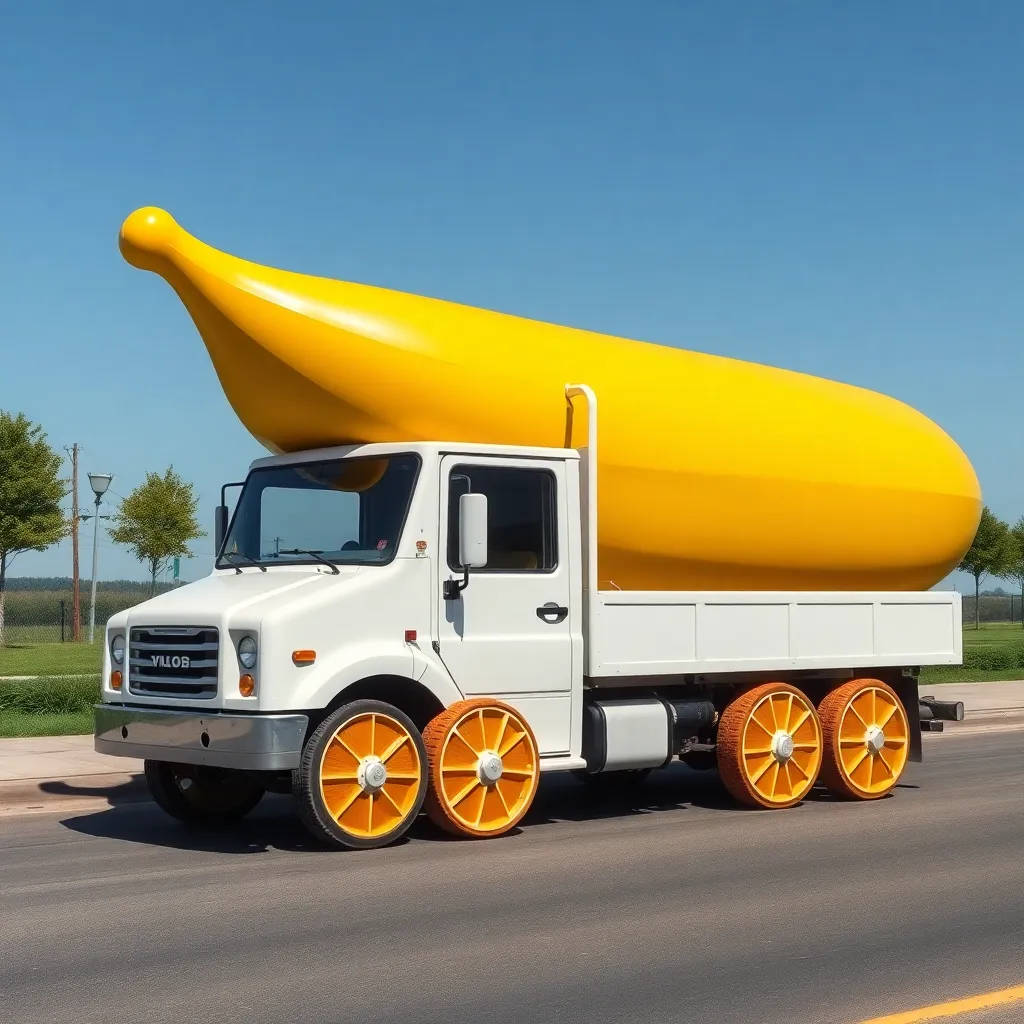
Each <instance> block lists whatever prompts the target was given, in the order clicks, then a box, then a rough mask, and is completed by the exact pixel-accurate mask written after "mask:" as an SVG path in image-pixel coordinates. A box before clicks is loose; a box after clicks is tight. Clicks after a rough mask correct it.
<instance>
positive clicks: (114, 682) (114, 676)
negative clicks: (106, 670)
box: [110, 669, 122, 690]
mask: <svg viewBox="0 0 1024 1024" xmlns="http://www.w3.org/2000/svg"><path fill="white" fill-rule="evenodd" d="M121 681H122V678H121V673H120V672H118V671H117V670H116V669H115V670H114V671H113V672H111V673H110V688H111V689H112V690H120V689H121Z"/></svg>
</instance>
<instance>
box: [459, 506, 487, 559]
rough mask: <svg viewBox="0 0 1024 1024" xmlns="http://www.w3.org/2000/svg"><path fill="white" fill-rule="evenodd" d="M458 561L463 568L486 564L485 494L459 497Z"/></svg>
mask: <svg viewBox="0 0 1024 1024" xmlns="http://www.w3.org/2000/svg"><path fill="white" fill-rule="evenodd" d="M459 562H460V563H461V565H462V568H463V569H466V570H469V569H482V568H483V567H484V566H485V565H487V495H486V494H463V495H462V497H461V498H459Z"/></svg>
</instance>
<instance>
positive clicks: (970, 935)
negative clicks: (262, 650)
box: [0, 731, 1024, 1024]
mask: <svg viewBox="0 0 1024 1024" xmlns="http://www.w3.org/2000/svg"><path fill="white" fill-rule="evenodd" d="M0 886H2V888H0V905H2V913H0V1020H2V1021H4V1022H5V1024H29V1022H32V1024H37V1022H43V1021H46V1022H60V1024H64V1022H67V1021H71V1020H74V1021H75V1022H76V1024H92V1022H96V1024H99V1022H103V1024H114V1022H122V1021H123V1022H131V1024H136V1022H154V1024H157V1022H167V1024H172V1022H173V1024H192V1022H198V1021H203V1022H206V1021H210V1022H214V1021H216V1022H218V1024H223V1022H232V1021H245V1022H246V1024H262V1022H270V1021H273V1022H282V1024H306V1022H309V1024H314V1022H315V1024H341V1022H348V1021H353V1022H355V1021H358V1022H360V1024H370V1022H378V1021H381V1022H383V1021H388V1022H391V1021H395V1022H399V1021H400V1022H402V1024H429V1022H435V1021H436V1022H445V1024H462V1022H466V1024H482V1022H484V1021H487V1022H502V1024H504V1022H518V1021H523V1022H530V1024H549V1022H556V1021H557V1022H588V1024H589V1022H598V1021H599V1022H618V1021H631V1022H632V1021H642V1022H645V1024H648V1022H650V1024H655V1022H662V1021H664V1022H672V1024H679V1022H683V1021H686V1022H690V1021H706V1022H709V1024H717V1022H723V1024H731V1022H737V1024H753V1022H759V1024H773V1022H786V1024H802V1022H828V1024H848V1022H849V1024H853V1022H857V1021H861V1020H863V1019H865V1018H869V1017H873V1016H880V1015H882V1014H884V1013H892V1012H894V1011H897V1010H906V1009H910V1008H914V1007H918V1006H921V1005H924V1004H928V1003H936V1002H940V1001H943V1000H946V999H954V998H959V997H963V996H968V995H973V994H975V993H980V992H985V991H988V990H992V989H1002V988H1006V987H1009V986H1012V985H1020V984H1024V732H1021V731H1018V732H1005V733H987V734H980V735H977V734H976V735H970V736H966V735H965V736H959V737H957V736H954V735H951V734H950V733H946V734H944V735H942V736H926V737H925V763H924V764H922V765H911V766H910V768H909V769H908V771H907V773H906V775H905V777H904V780H903V783H902V784H901V787H900V789H899V790H898V791H897V792H896V794H895V795H894V796H892V797H890V798H888V799H886V800H883V801H880V802H877V803H867V804H842V803H836V802H833V801H831V800H829V799H828V798H826V797H825V796H821V797H816V798H814V799H812V800H810V801H808V802H807V803H805V804H804V805H802V806H800V807H797V808H793V809H791V810H787V811H771V812H764V811H741V810H737V809H735V808H734V807H732V806H731V805H730V804H729V802H728V800H727V799H726V798H725V796H724V795H723V792H722V790H721V789H720V787H719V784H718V781H717V778H716V777H715V776H714V775H713V774H709V775H700V774H695V773H691V772H689V771H687V770H685V769H679V770H678V771H672V772H665V773H662V775H661V777H660V778H659V777H655V778H652V779H651V780H649V781H648V782H647V784H646V785H645V786H644V787H643V788H642V790H640V796H639V798H638V799H634V800H629V799H621V798H620V799H617V800H614V801H610V800H607V799H597V798H595V797H593V796H592V795H590V794H588V791H587V790H586V789H584V788H583V787H581V786H580V785H579V784H577V783H576V782H574V781H572V780H571V779H555V778H551V779H548V780H547V781H546V782H545V784H544V786H543V788H542V791H541V794H540V797H539V798H538V804H537V805H535V809H534V811H533V813H532V815H531V817H530V818H529V819H528V821H527V823H526V825H525V826H524V827H523V828H522V830H521V831H520V832H518V833H516V834H513V835H510V836H508V837H506V838H503V839H500V840H492V841H489V842H479V843H467V842H459V841H455V840H447V839H445V838H442V836H441V835H440V834H438V833H435V832H434V831H432V830H431V828H430V826H429V825H426V824H424V825H423V826H421V827H419V826H418V827H417V829H416V830H415V831H414V833H413V836H412V838H411V839H410V840H409V841H407V842H405V843H404V844H403V845H401V846H397V847H393V848H390V849H386V850H377V851H370V852H366V853H344V852H342V853H338V852H332V851H324V850H321V849H319V848H316V847H315V846H313V845H312V844H311V842H310V841H309V840H307V838H306V835H305V833H304V832H303V831H302V829H301V827H300V826H299V825H298V823H297V822H296V821H295V819H294V818H293V817H292V816H291V813H290V807H289V805H288V802H287V800H286V799H283V798H282V799H278V800H276V801H273V802H272V801H267V802H266V804H265V806H261V809H260V810H259V812H258V813H256V814H254V815H253V817H252V818H251V819H249V820H248V821H247V822H246V823H245V824H244V825H243V826H242V828H241V829H239V830H235V831H233V832H229V833H219V834H209V833H207V834H201V835H198V836H197V835H196V834H195V833H190V832H188V831H186V830H185V829H184V828H182V827H180V826H178V825H176V824H175V823H172V822H169V821H167V820H166V819H164V818H163V817H162V816H161V815H160V814H159V812H157V811H156V810H155V809H154V808H152V806H151V805H148V804H145V805H136V806H128V807H122V808H118V809H115V810H105V811H99V812H90V813H82V814H79V815H76V816H73V817H68V816H62V817H57V816H53V815H46V816H44V815H35V816H26V817H17V818H5V819H0ZM1022 1019H1024V1004H1018V1005H1017V1006H1016V1007H1013V1008H1006V1009H1004V1010H1002V1011H993V1012H989V1013H988V1014H987V1015H978V1016H977V1017H971V1018H970V1020H971V1021H972V1022H973V1021H975V1020H977V1021H979V1022H980V1021H984V1022H985V1024H996V1022H997V1021H998V1022H1000V1024H1002V1022H1009V1021H1020V1020H1022Z"/></svg>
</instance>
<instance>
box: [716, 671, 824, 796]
mask: <svg viewBox="0 0 1024 1024" xmlns="http://www.w3.org/2000/svg"><path fill="white" fill-rule="evenodd" d="M717 755H718V771H719V774H720V775H721V777H722V782H723V783H724V784H725V788H726V789H727V790H728V791H729V793H730V794H731V795H732V796H733V797H734V798H735V799H737V800H739V801H741V802H742V803H745V804H747V805H748V806H751V807H767V808H781V807H792V806H793V805H794V804H796V803H799V802H800V801H801V800H802V799H803V798H804V797H805V796H806V795H807V794H808V793H809V792H810V790H811V788H812V787H813V786H814V783H815V781H816V780H817V778H818V773H819V771H820V770H821V758H822V731H821V723H820V721H819V720H818V715H817V712H816V711H815V708H814V704H812V703H811V701H810V700H809V699H808V697H807V696H806V695H805V694H803V693H801V692H800V690H798V689H797V688H796V687H795V686H790V685H789V684H787V683H764V684H763V685H761V686H755V687H754V688H753V689H752V690H748V691H747V692H746V693H743V694H741V695H740V696H739V697H737V698H736V699H735V700H734V701H733V702H732V703H731V704H730V705H729V706H728V707H727V708H726V709H725V711H724V712H723V713H722V718H721V720H720V722H719V723H718V739H717Z"/></svg>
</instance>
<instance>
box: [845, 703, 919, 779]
mask: <svg viewBox="0 0 1024 1024" xmlns="http://www.w3.org/2000/svg"><path fill="white" fill-rule="evenodd" d="M836 745H837V747H838V750H837V753H838V759H839V763H840V765H841V766H842V769H843V773H844V774H845V775H846V778H847V779H848V780H849V782H850V785H851V786H853V787H854V788H855V789H858V790H860V791H861V792H862V793H868V794H871V795H875V794H878V793H884V792H886V791H887V790H889V789H891V788H892V787H893V786H894V785H895V784H896V780H897V779H898V778H899V777H900V774H901V773H902V771H903V769H904V768H905V767H906V764H907V758H908V756H909V754H910V723H909V722H908V721H907V715H906V712H905V711H904V710H903V705H902V704H900V702H899V699H898V698H897V697H895V696H894V695H893V694H892V693H890V692H888V690H884V689H882V688H881V687H879V686H866V687H864V689H863V690H858V691H857V692H856V693H855V694H854V695H853V696H852V697H851V698H850V700H849V701H848V702H847V704H846V707H844V708H843V711H842V714H841V715H840V718H839V729H838V735H837V738H836Z"/></svg>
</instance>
